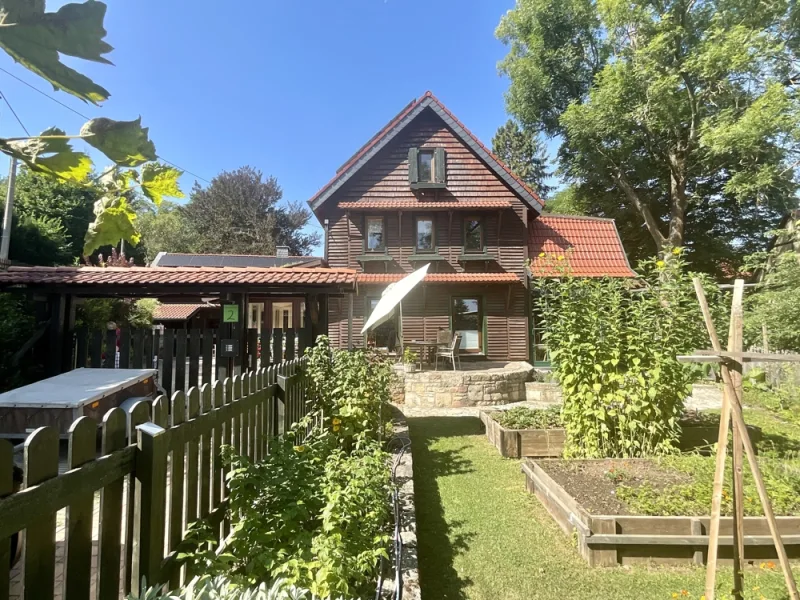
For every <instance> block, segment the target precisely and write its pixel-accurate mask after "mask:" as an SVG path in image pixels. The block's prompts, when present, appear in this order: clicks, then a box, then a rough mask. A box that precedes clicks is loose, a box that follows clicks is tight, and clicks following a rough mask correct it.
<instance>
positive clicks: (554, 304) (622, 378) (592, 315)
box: [535, 250, 718, 458]
mask: <svg viewBox="0 0 800 600" xmlns="http://www.w3.org/2000/svg"><path fill="white" fill-rule="evenodd" d="M539 260H543V261H550V262H551V263H552V264H551V272H552V273H553V277H549V278H541V279H538V280H537V281H536V285H535V293H536V300H535V301H538V302H539V305H540V310H541V313H542V318H543V320H544V326H545V330H546V331H545V334H544V339H545V341H546V343H547V344H548V346H549V348H550V355H551V359H552V361H553V365H554V369H555V371H556V374H557V376H558V379H559V381H560V383H561V386H562V389H563V393H564V406H563V415H562V416H563V421H564V426H565V428H566V430H567V444H566V449H565V454H566V455H567V456H572V457H587V458H598V457H633V456H646V455H653V454H665V453H669V452H672V451H674V450H675V448H676V446H677V441H678V436H679V433H680V430H679V423H678V421H679V419H680V416H681V412H682V410H683V401H684V399H685V398H686V397H687V396H688V395H689V393H690V384H691V383H692V371H691V369H690V368H688V367H687V366H686V365H683V364H681V363H679V362H678V361H677V360H676V356H677V355H679V354H686V353H689V352H691V351H692V350H694V349H695V348H705V347H707V346H708V335H707V333H706V330H705V327H704V325H703V321H702V315H701V313H700V309H699V306H698V303H697V299H696V297H695V294H694V289H693V286H692V281H691V275H690V274H689V273H688V272H687V269H686V264H685V262H684V261H683V259H682V258H681V256H680V251H679V250H675V251H674V252H673V253H672V254H670V255H669V259H668V260H666V261H664V260H658V261H654V260H651V261H646V262H643V263H641V264H640V267H639V273H640V274H641V277H640V278H639V279H637V280H626V279H611V278H602V279H592V278H580V277H573V276H571V275H570V273H569V266H568V264H569V260H568V256H567V257H565V256H556V257H547V256H540V258H539ZM706 289H707V292H708V293H709V295H710V297H711V300H712V304H716V297H717V295H718V292H717V291H716V290H717V287H716V286H713V285H711V286H706Z"/></svg>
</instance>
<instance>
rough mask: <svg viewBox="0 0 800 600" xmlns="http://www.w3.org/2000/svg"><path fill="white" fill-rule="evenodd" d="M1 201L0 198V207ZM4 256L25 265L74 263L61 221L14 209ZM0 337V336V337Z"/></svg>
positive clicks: (54, 265) (2, 205) (53, 265)
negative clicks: (8, 242)
mask: <svg viewBox="0 0 800 600" xmlns="http://www.w3.org/2000/svg"><path fill="white" fill-rule="evenodd" d="M4 207H5V201H4V200H3V199H0V210H2V209H3V208H4ZM8 257H9V258H10V259H11V260H12V261H15V262H20V263H23V264H26V265H39V266H45V267H56V266H60V265H71V264H73V263H74V262H75V259H76V258H77V257H76V256H73V254H72V249H71V246H70V243H69V239H68V234H67V231H66V229H65V228H64V226H63V225H62V223H61V221H60V220H59V219H58V218H54V217H41V216H34V215H28V214H20V213H17V212H15V214H14V217H13V219H12V220H11V244H10V246H9V249H8ZM0 339H2V338H0Z"/></svg>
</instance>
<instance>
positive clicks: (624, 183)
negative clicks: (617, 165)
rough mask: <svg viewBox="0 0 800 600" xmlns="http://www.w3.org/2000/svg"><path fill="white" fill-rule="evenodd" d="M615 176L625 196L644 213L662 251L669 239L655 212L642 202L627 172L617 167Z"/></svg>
mask: <svg viewBox="0 0 800 600" xmlns="http://www.w3.org/2000/svg"><path fill="white" fill-rule="evenodd" d="M615 178H616V180H617V184H619V186H620V187H621V188H622V191H623V192H624V193H625V196H626V197H627V198H628V200H630V202H631V204H633V205H634V206H635V207H636V210H638V211H639V214H640V215H642V218H643V219H644V224H645V226H646V227H647V231H648V232H650V235H651V236H652V237H653V241H654V242H655V243H656V249H657V250H658V251H659V252H661V251H662V249H663V248H664V244H665V243H666V242H667V239H666V238H665V237H664V234H663V233H661V229H660V228H659V222H658V220H657V219H656V218H655V217H654V216H653V213H652V212H651V211H650V207H649V206H647V204H645V203H644V202H642V200H641V199H640V198H639V195H638V194H637V193H636V190H635V189H634V188H633V186H632V185H631V184H630V182H628V179H627V178H626V177H625V174H624V173H623V172H622V171H621V170H620V169H617V171H616V173H615ZM681 231H682V229H681Z"/></svg>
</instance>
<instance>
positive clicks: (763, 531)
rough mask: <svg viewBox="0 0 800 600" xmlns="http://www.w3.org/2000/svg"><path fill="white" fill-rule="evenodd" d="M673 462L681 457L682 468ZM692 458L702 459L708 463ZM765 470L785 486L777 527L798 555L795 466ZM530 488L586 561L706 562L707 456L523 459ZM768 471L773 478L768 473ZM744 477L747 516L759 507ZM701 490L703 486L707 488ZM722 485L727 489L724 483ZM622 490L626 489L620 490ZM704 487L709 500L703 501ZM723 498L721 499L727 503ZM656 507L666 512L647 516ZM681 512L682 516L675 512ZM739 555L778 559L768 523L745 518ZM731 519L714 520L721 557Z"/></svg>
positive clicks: (727, 553) (799, 506)
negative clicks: (742, 550)
mask: <svg viewBox="0 0 800 600" xmlns="http://www.w3.org/2000/svg"><path fill="white" fill-rule="evenodd" d="M679 461H684V463H685V464H683V465H682V466H681V467H680V468H676V465H680V464H681V463H680V462H679ZM697 461H708V464H705V463H700V462H697ZM773 468H774V470H773V471H770V470H765V477H766V478H767V482H768V483H767V487H768V488H770V487H773V488H774V489H778V490H783V495H782V496H779V497H778V498H777V499H776V501H775V502H774V507H775V510H776V512H778V513H779V514H780V513H781V512H783V513H784V514H785V513H789V516H779V517H778V518H777V519H778V528H779V531H780V532H781V536H782V538H783V543H784V545H785V546H786V551H787V553H788V555H789V557H790V558H793V559H796V558H800V516H797V515H799V514H800V500H798V493H797V490H794V489H793V488H795V487H797V484H794V483H792V482H793V481H797V477H795V476H794V475H793V474H792V472H791V471H792V470H793V469H798V468H800V467H799V466H798V464H797V463H796V462H795V464H793V465H786V464H781V465H777V466H775V467H773ZM522 472H523V473H524V474H525V477H526V486H527V489H528V491H529V492H531V493H533V494H535V495H536V497H537V498H538V499H539V501H540V502H541V503H542V504H543V505H544V507H545V508H546V509H547V511H548V512H549V513H550V514H551V515H552V517H553V518H554V519H555V520H556V522H557V523H558V525H559V526H560V527H561V529H562V530H564V532H565V533H567V534H569V535H575V536H576V538H577V547H578V551H579V552H580V554H581V556H582V557H583V558H584V559H586V561H587V562H588V563H589V565H591V566H615V565H630V564H641V563H659V564H687V563H694V564H697V565H701V564H704V563H705V561H706V554H707V550H708V527H709V521H710V517H708V516H707V515H705V514H703V511H702V507H705V506H710V489H711V480H710V479H709V480H708V481H706V479H708V477H709V475H710V473H711V472H713V460H712V459H710V458H703V457H689V458H682V457H673V458H671V459H663V460H656V459H634V460H622V459H617V460H612V459H604V460H572V461H566V460H538V461H534V460H531V459H526V460H525V461H523V463H522ZM770 473H774V475H770ZM748 484H749V481H748V480H746V481H745V509H746V514H753V513H757V512H758V510H757V509H758V508H760V506H759V505H758V499H757V497H756V498H754V494H755V492H754V491H753V489H752V488H751V487H750V486H749V485H748ZM706 488H707V489H706ZM728 489H730V488H729V487H728ZM623 492H624V493H623ZM706 492H707V493H708V502H707V503H706V501H705V495H706ZM728 502H729V498H727V499H726V506H729V504H727V503H728ZM654 511H662V512H663V513H667V514H665V515H663V516H662V515H658V514H651V513H653V512H654ZM681 511H685V512H686V514H676V513H679V512H681ZM744 532H745V538H744V546H745V557H744V558H745V560H746V561H755V562H758V563H760V562H761V561H764V560H770V559H775V558H776V557H777V555H776V553H775V548H774V545H773V542H772V538H771V537H770V535H769V527H768V525H767V521H766V519H765V518H764V517H761V516H745V519H744ZM732 551H733V537H732V519H731V517H723V518H722V520H721V524H720V551H719V558H720V560H722V561H724V562H731V561H732Z"/></svg>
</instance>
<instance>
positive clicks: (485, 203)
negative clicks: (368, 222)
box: [338, 198, 512, 210]
mask: <svg viewBox="0 0 800 600" xmlns="http://www.w3.org/2000/svg"><path fill="white" fill-rule="evenodd" d="M338 206H339V208H341V209H344V210H400V209H404V208H407V209H411V210H448V209H450V208H471V209H474V210H488V209H496V208H511V207H512V204H511V202H510V201H508V200H498V199H495V198H492V199H486V200H483V199H478V200H456V201H449V200H433V201H430V202H420V201H419V200H403V199H401V200H359V201H358V202H339V204H338Z"/></svg>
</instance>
